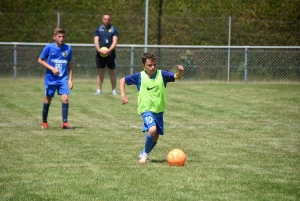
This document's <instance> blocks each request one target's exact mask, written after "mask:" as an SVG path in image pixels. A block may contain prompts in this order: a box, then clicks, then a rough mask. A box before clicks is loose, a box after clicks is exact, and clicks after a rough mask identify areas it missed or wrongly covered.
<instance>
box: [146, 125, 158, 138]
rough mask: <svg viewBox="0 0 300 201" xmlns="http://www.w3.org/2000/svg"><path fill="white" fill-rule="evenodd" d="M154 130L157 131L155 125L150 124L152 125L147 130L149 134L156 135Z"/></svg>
mask: <svg viewBox="0 0 300 201" xmlns="http://www.w3.org/2000/svg"><path fill="white" fill-rule="evenodd" d="M156 131H157V128H156V126H152V127H151V128H150V129H149V130H148V133H149V135H151V136H155V135H156Z"/></svg>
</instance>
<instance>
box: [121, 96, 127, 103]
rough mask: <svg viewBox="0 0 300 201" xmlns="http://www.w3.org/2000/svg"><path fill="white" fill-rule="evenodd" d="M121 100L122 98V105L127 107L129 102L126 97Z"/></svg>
mask: <svg viewBox="0 0 300 201" xmlns="http://www.w3.org/2000/svg"><path fill="white" fill-rule="evenodd" d="M121 98H122V105H125V104H127V103H128V102H129V101H128V98H127V97H126V96H121Z"/></svg>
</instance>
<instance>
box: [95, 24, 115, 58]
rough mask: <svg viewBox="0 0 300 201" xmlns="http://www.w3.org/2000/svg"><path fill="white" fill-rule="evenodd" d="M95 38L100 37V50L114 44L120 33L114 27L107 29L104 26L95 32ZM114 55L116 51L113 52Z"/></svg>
mask: <svg viewBox="0 0 300 201" xmlns="http://www.w3.org/2000/svg"><path fill="white" fill-rule="evenodd" d="M95 36H98V37H99V45H100V48H101V47H107V48H109V47H110V46H111V44H112V42H113V41H112V39H113V37H114V36H117V37H119V31H118V30H117V29H116V28H115V27H114V26H112V25H111V26H110V27H109V28H105V27H104V26H103V25H101V26H99V27H98V28H97V29H96V30H95V31H94V37H95ZM112 54H113V55H114V54H115V50H113V51H112Z"/></svg>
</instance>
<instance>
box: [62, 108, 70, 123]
mask: <svg viewBox="0 0 300 201" xmlns="http://www.w3.org/2000/svg"><path fill="white" fill-rule="evenodd" d="M68 112H69V103H63V104H62V120H63V123H67V122H68Z"/></svg>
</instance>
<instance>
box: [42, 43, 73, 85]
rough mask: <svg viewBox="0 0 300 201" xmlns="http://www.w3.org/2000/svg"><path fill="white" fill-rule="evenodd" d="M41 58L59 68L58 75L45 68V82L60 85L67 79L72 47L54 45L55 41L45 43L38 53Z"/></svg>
mask: <svg viewBox="0 0 300 201" xmlns="http://www.w3.org/2000/svg"><path fill="white" fill-rule="evenodd" d="M40 58H41V59H42V60H46V59H47V63H48V64H49V65H50V66H53V67H54V68H56V69H57V70H59V72H60V73H59V75H54V74H53V72H52V71H51V70H49V69H47V70H46V75H45V84H46V85H60V84H63V83H65V82H67V81H68V63H69V61H71V60H72V49H71V47H70V46H69V45H66V44H63V45H62V47H58V46H56V44H55V42H53V43H50V44H49V45H47V46H46V47H45V48H44V49H43V52H42V53H41V55H40Z"/></svg>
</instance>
